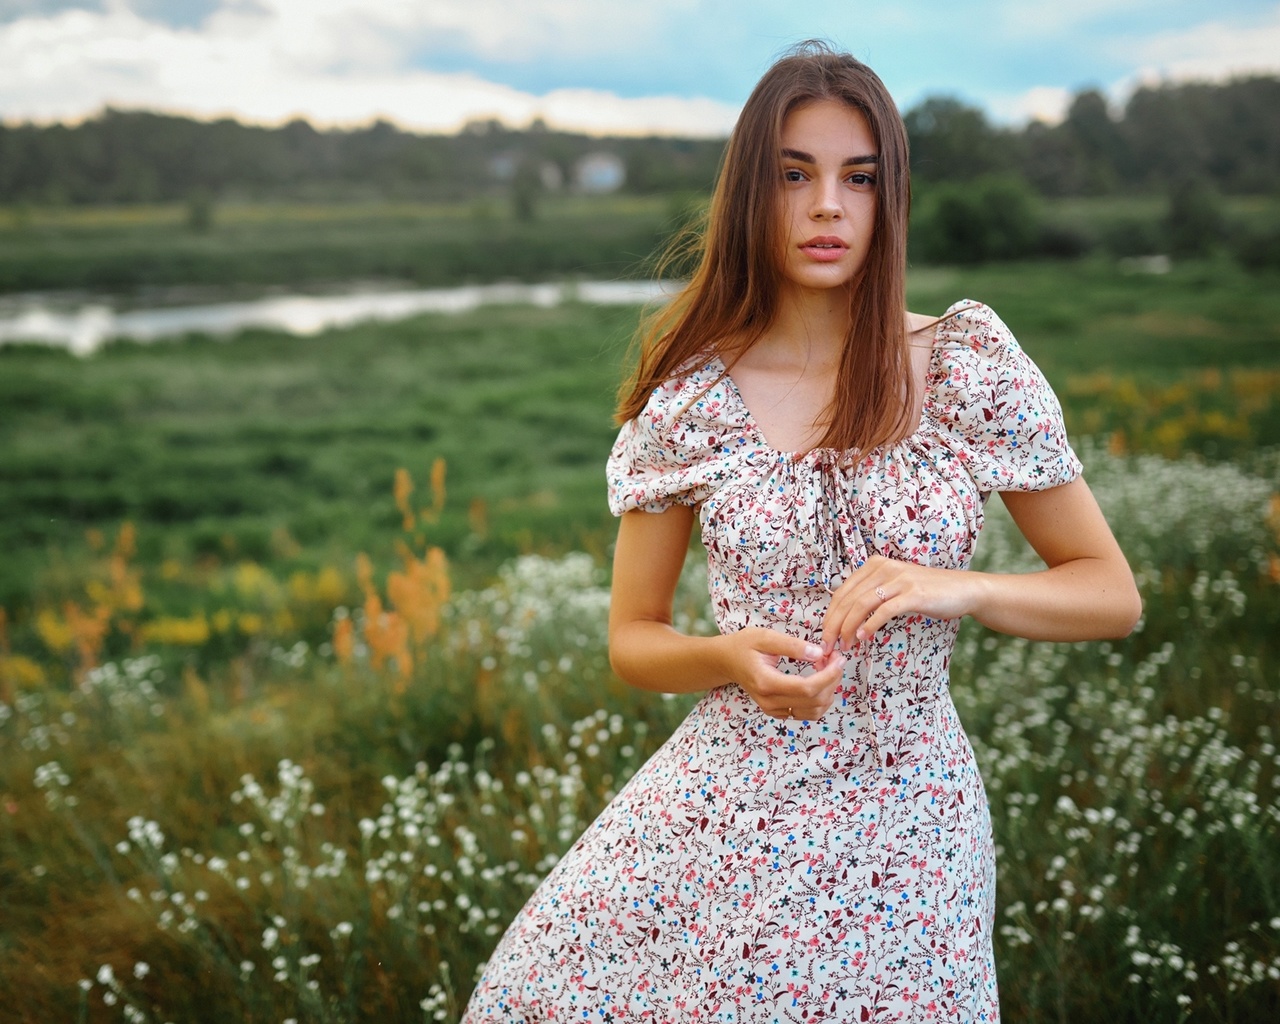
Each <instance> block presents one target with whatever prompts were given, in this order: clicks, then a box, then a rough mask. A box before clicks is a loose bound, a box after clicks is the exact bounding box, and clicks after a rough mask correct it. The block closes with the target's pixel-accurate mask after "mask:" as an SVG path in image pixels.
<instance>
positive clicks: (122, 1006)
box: [0, 448, 1280, 1022]
mask: <svg viewBox="0 0 1280 1024" xmlns="http://www.w3.org/2000/svg"><path fill="white" fill-rule="evenodd" d="M1084 456H1085V461H1086V464H1087V467H1088V472H1089V477H1090V480H1091V483H1092V485H1093V487H1094V489H1095V491H1096V492H1097V494H1098V496H1099V499H1100V501H1101V502H1102V504H1103V506H1104V509H1105V510H1106V512H1107V513H1108V515H1109V516H1110V518H1111V521H1112V522H1113V523H1114V524H1115V526H1116V528H1117V532H1118V534H1119V535H1120V539H1121V542H1122V544H1123V545H1124V546H1125V547H1126V550H1127V551H1128V552H1129V553H1130V555H1131V557H1132V558H1133V559H1134V561H1135V564H1136V568H1137V571H1138V576H1139V581H1140V586H1141V588H1142V591H1143V596H1144V600H1145V608H1146V611H1145V615H1144V619H1143V622H1142V624H1141V627H1140V629H1139V630H1138V632H1137V633H1136V634H1135V635H1134V636H1133V637H1131V638H1129V639H1128V640H1126V641H1123V642H1119V643H1114V644H1037V643H1030V642H1027V641H1022V640H1018V639H1013V638H1008V637H1002V636H999V635H996V634H992V633H988V632H985V631H983V630H981V629H978V628H975V627H973V626H972V625H966V627H965V629H964V630H963V631H962V634H961V640H960V644H959V647H958V650H957V653H956V656H955V658H954V661H953V682H952V690H953V693H954V694H955V696H956V700H957V704H958V706H959V707H960V710H961V714H962V717H963V719H964V721H965V723H966V726H967V728H968V731H969V733H970V736H971V738H972V740H973V744H974V748H975V750H976V752H977V754H978V758H979V760H980V762H981V765H982V769H983V773H984V777H985V779H986V783H987V788H988V793H989V795H990V799H991V803H992V809H993V815H994V820H995V831H996V837H997V843H998V857H999V862H1000V866H999V885H1000V893H999V909H998V915H999V917H998V928H997V931H998V934H997V956H998V961H999V967H1000V971H1001V988H1002V998H1003V1002H1004V1009H1005V1014H1006V1016H1007V1018H1008V1019H1010V1020H1027V1021H1076V1020H1098V1019H1111V1020H1116V1021H1150V1020H1206V1021H1214V1020H1222V1021H1241V1022H1243V1021H1254V1020H1263V1019H1272V1018H1273V1017H1274V1016H1275V1014H1276V1013H1277V1012H1278V1011H1280V887H1278V886H1277V878H1280V792H1278V790H1280V772H1278V771H1277V768H1278V767H1280V753H1278V751H1277V747H1276V739H1277V737H1276V730H1277V727H1278V726H1280V716H1278V715H1277V699H1278V697H1280V690H1278V688H1277V686H1276V679H1275V674H1274V673H1275V660H1274V658H1275V637H1274V635H1273V624H1274V623H1275V622H1276V621H1277V620H1278V619H1280V587H1278V586H1277V576H1278V575H1280V574H1277V571H1276V566H1277V561H1276V558H1277V551H1278V550H1280V535H1278V530H1280V521H1278V519H1277V512H1276V497H1275V495H1274V488H1275V480H1276V471H1277V469H1278V468H1280V456H1278V455H1277V453H1276V452H1275V451H1269V452H1263V453H1257V454H1255V456H1254V459H1253V466H1254V470H1253V471H1252V472H1246V471H1244V470H1242V469H1241V468H1239V467H1237V466H1235V465H1232V464H1227V463H1224V464H1219V465H1214V466H1210V465H1207V464H1205V463H1202V462H1200V461H1198V460H1184V461H1170V460H1166V459H1163V458H1161V457H1158V456H1116V455H1113V454H1108V453H1107V452H1106V451H1105V450H1100V449H1094V448H1086V450H1085V451H1084ZM399 492H400V494H401V496H402V498H404V500H403V502H402V504H403V505H404V507H405V508H406V509H407V510H408V512H407V514H408V515H411V516H412V517H413V520H414V521H413V522H411V523H405V524H402V525H410V526H413V527H414V531H413V532H411V533H409V534H407V535H406V536H405V545H406V550H405V551H404V552H403V557H402V560H401V563H400V567H399V568H396V569H394V570H391V569H390V567H389V566H379V567H377V568H372V567H371V570H370V571H368V572H366V573H365V574H364V576H363V586H364V588H365V590H364V594H363V598H364V600H363V602H361V603H359V604H355V603H353V604H351V605H344V606H340V607H339V608H337V609H335V610H334V611H333V613H332V615H331V616H330V620H329V621H330V636H331V639H330V641H328V644H327V646H325V647H324V648H323V649H321V647H320V646H319V645H313V644H310V643H304V642H296V643H292V644H290V643H288V640H287V638H285V637H280V638H276V639H273V640H271V641H270V642H265V641H254V640H253V639H251V640H250V642H248V643H247V644H246V646H245V647H244V648H243V649H242V650H241V652H240V653H239V654H237V655H236V656H235V657H233V658H231V659H229V660H226V661H224V662H222V663H221V664H219V665H215V666H213V667H211V668H210V669H208V670H206V671H203V672H197V671H196V670H195V669H194V668H193V667H192V666H193V663H192V661H191V660H190V659H189V658H188V657H185V656H184V655H183V648H182V647H179V646H174V645H165V644H162V643H154V644H152V645H150V646H149V647H147V646H144V647H142V648H140V649H138V650H136V651H134V652H133V653H132V654H131V655H130V656H129V657H126V658H122V659H115V660H111V661H108V662H106V663H104V664H100V665H97V666H96V667H92V668H88V669H83V668H81V667H80V666H79V663H78V662H74V661H70V660H68V661H64V662H57V661H52V662H50V661H47V660H46V662H45V663H44V664H37V659H31V661H32V663H33V664H34V665H35V666H36V668H37V669H38V670H39V674H35V673H32V672H31V671H30V670H28V675H27V676H21V674H20V673H15V672H14V670H13V668H12V665H10V668H9V670H7V671H8V672H9V674H8V675H6V676H5V680H6V686H7V687H8V690H7V692H6V695H5V697H4V702H3V703H2V704H0V792H3V794H4V796H3V799H4V806H3V808H0V876H2V877H3V878H4V882H5V884H4V885H3V886H0V900H3V906H2V907H0V910H2V913H3V916H2V917H0V920H2V921H3V924H2V925H0V937H2V943H3V944H2V945H0V958H2V959H0V976H3V977H5V978H6V979H8V981H9V984H10V986H11V988H12V992H13V995H12V996H11V997H10V999H9V1001H8V1004H7V1005H8V1007H9V1009H10V1011H11V1012H12V1013H13V1015H14V1018H15V1019H18V1020H31V1021H37V1020H39V1021H43V1020H50V1019H81V1020H95V1021H96V1020H102V1021H114V1020H127V1021H164V1020H181V1019H192V1018H195V1019H206V1020H208V1019H213V1020H224V1019H225V1020H237V1021H240V1020H244V1021H281V1020H286V1019H294V1020H315V1021H335V1022H337V1021H344V1022H345V1021H360V1020H368V1021H373V1020H379V1021H381V1020H454V1019H456V1017H457V1015H458V1013H459V1011H460V1007H461V1006H462V1004H463V1003H464V1001H465V999H466V996H467V993H468V992H469V989H470V986H471V984H472V982H473V979H474V977H475V974H476V971H477V970H478V968H479V967H480V965H481V964H482V962H483V960H484V957H485V956H486V955H487V952H488V951H489V949H490V948H491V947H492V944H493V943H494V942H495V941H496V936H497V935H498V934H499V933H500V932H501V930H502V928H503V927H504V926H505V924H506V922H507V921H508V920H509V919H510V918H511V916H512V915H513V914H514V913H515V911H516V910H517V909H518V907H519V906H520V904H521V903H522V901H523V899H524V898H525V897H526V896H527V894H528V893H529V892H530V891H531V889H532V887H533V886H534V885H535V884H536V882H537V880H538V879H539V877H540V876H541V874H542V873H544V872H545V871H546V870H547V868H548V867H549V866H550V865H551V864H552V863H553V862H554V861H555V859H556V858H557V857H558V856H559V855H560V854H561V852H562V851H563V850H564V849H565V848H566V847H567V846H568V844H569V843H570V842H571V841H572V840H573V839H574V838H575V837H576V836H577V835H578V834H579V833H580V832H581V831H582V830H583V828H585V826H586V825H587V824H588V823H589V822H590V820H591V819H592V817H593V816H594V815H595V813H597V811H598V810H599V809H600V807H601V806H602V805H603V803H604V802H605V801H607V800H608V799H609V797H610V796H611V795H612V794H613V793H615V792H616V791H617V789H618V788H619V787H620V786H621V785H622V784H623V782H624V781H625V780H626V778H627V777H629V775H630V774H631V773H632V772H634V771H635V769H636V768H637V767H638V766H639V765H640V764H641V763H642V762H643V760H644V759H645V757H647V756H648V754H649V753H650V752H651V751H652V750H653V749H654V748H655V747H656V746H657V744H658V743H659V742H661V740H662V738H663V737H664V736H665V735H667V734H668V733H669V731H670V730H671V729H672V728H673V726H674V724H675V723H676V722H677V721H678V720H679V717H680V716H681V715H682V714H683V712H684V710H685V708H686V707H687V701H685V700H684V699H663V698H660V697H655V696H654V695H650V694H642V693H639V692H636V691H630V690H627V689H624V688H621V687H619V686H618V685H617V683H616V682H615V681H614V680H613V679H612V677H611V675H610V673H609V671H608V667H607V658H606V651H605V618H606V615H607V603H608V599H607V589H606V582H607V581H606V579H605V577H604V573H603V571H602V569H601V568H600V567H599V565H598V563H597V562H596V560H594V559H592V558H591V557H589V556H587V555H584V554H571V555H568V556H565V557H562V558H558V559H547V558H544V557H541V556H526V557H523V558H520V559H517V560H515V561H513V562H510V563H508V564H507V565H506V567H505V568H504V569H503V570H502V572H501V573H500V574H499V575H498V577H497V578H496V579H495V580H494V582H493V583H492V584H491V585H488V586H486V587H483V588H479V589H472V590H467V591H464V592H461V593H458V594H454V595H452V596H451V597H449V598H448V599H447V600H445V599H444V598H443V597H442V596H441V593H442V592H441V590H440V589H439V580H438V578H434V582H432V581H429V580H427V579H426V578H425V577H422V578H420V579H419V583H420V584H421V586H419V587H418V588H417V589H414V586H410V585H409V584H408V583H405V584H401V585H399V587H398V589H396V588H393V586H392V585H391V584H390V580H391V579H392V577H391V572H392V571H394V572H396V573H400V574H402V577H404V578H407V579H409V580H410V582H412V578H413V573H412V572H411V571H409V570H408V569H407V568H406V566H407V565H408V561H409V560H410V559H412V560H414V562H415V563H419V562H420V563H423V564H425V563H426V562H427V561H428V560H429V555H430V552H429V544H426V542H425V540H424V539H422V538H420V537H419V536H417V531H418V528H419V527H420V526H421V523H419V522H418V521H417V517H418V516H419V515H420V514H421V509H420V508H419V507H418V506H419V503H414V502H412V501H410V500H409V499H408V498H407V496H406V495H407V494H411V493H412V492H409V491H407V488H406V487H405V482H404V481H402V484H401V487H400V489H399ZM420 504H421V505H422V506H424V507H426V508H427V509H428V511H430V510H431V509H432V508H434V507H435V505H434V503H433V502H430V501H427V500H423V501H422V502H421V503H420ZM990 512H991V514H990V517H989V518H990V521H989V523H988V525H987V528H986V532H985V533H984V536H983V539H982V541H981V542H980V545H979V559H980V562H979V565H980V567H982V568H986V569H994V568H1006V569H1019V568H1023V567H1027V566H1029V565H1030V564H1032V561H1033V556H1032V555H1031V554H1030V552H1029V551H1027V550H1026V548H1025V545H1024V544H1023V543H1022V542H1021V540H1020V538H1018V536H1017V534H1016V531H1015V529H1014V528H1013V526H1012V524H1011V522H1010V521H1009V520H1008V518H1007V516H1005V515H1003V514H1001V512H1000V510H999V508H998V506H994V505H993V507H992V508H991V510H990ZM1223 524H1230V528H1224V525H1223ZM428 533H429V530H428ZM141 585H142V586H146V580H143V582H142V584H141ZM703 587H705V577H704V575H703V574H702V573H701V572H700V570H699V565H698V562H697V560H696V559H694V560H692V561H691V564H690V566H689V568H688V570H687V571H686V574H685V578H684V580H683V581H682V590H681V594H680V596H679V600H678V605H679V611H680V624H681V625H682V627H683V628H686V629H690V630H694V631H698V630H706V629H708V628H710V627H709V623H708V621H707V620H708V616H707V611H706V600H705V596H704V593H705V592H704V591H703V589H702V588H703ZM406 588H407V589H406ZM393 589H396V592H397V593H398V594H400V595H401V596H400V599H399V600H395V599H392V598H391V597H390V592H391V591H392V590H393ZM373 597H377V598H378V601H377V603H376V604H375V603H373V602H372V601H371V598H373ZM424 609H427V610H429V611H431V612H433V613H438V615H439V619H438V622H437V624H436V628H435V629H434V630H432V629H425V630H422V631H421V632H417V631H415V629H414V627H413V625H412V622H413V621H414V619H415V616H418V617H419V620H421V616H422V614H423V612H424ZM126 612H127V609H122V610H120V611H119V612H117V613H114V614H120V615H123V614H126ZM375 616H377V617H380V620H379V621H374V617H375ZM397 618H398V619H399V621H400V622H401V623H402V624H403V625H404V626H405V629H406V630H407V635H406V638H405V646H404V647H403V648H401V649H399V650H397V649H396V645H394V644H392V645H390V646H387V645H386V644H385V643H384V641H383V640H379V639H377V636H378V635H379V634H378V631H379V630H382V631H383V632H382V634H381V635H383V636H384V637H385V635H387V633H388V631H390V632H392V633H394V632H395V629H396V622H397ZM428 618H430V616H428ZM344 623H348V624H349V625H347V626H344V625H343V624H344ZM344 632H345V633H347V636H348V642H346V644H345V646H344V644H343V643H337V642H335V641H336V640H337V637H338V636H339V635H340V634H342V633H344ZM380 645H381V647H380ZM13 660H14V657H13V656H12V655H11V656H10V661H11V662H12V661H13Z"/></svg>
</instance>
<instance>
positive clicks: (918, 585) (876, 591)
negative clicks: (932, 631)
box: [822, 555, 980, 653]
mask: <svg viewBox="0 0 1280 1024" xmlns="http://www.w3.org/2000/svg"><path fill="white" fill-rule="evenodd" d="M978 575H979V574H976V573H971V572H967V571H960V570H957V569H932V568H929V567H928V566H923V565H916V564H915V563H914V562H899V561H897V560H896V559H893V558H885V557H884V556H883V555H869V556H867V560H866V561H865V562H864V563H863V564H862V565H860V566H859V567H858V568H856V569H854V570H853V572H852V573H850V575H849V578H848V579H846V580H845V581H844V582H843V583H842V584H840V587H839V589H838V590H836V592H835V593H834V594H833V595H832V597H831V605H830V607H829V608H828V609H827V614H826V617H825V618H824V619H823V621H822V646H823V651H824V653H826V652H830V651H832V650H834V649H839V650H843V651H848V650H850V649H852V647H853V645H854V643H855V642H856V641H859V640H866V639H867V638H868V637H870V636H872V635H874V634H875V632H876V630H878V629H879V628H880V627H881V626H883V625H884V624H885V623H886V622H888V621H889V620H890V619H893V618H897V617H898V616H900V615H927V616H928V617H929V618H931V619H956V618H959V617H960V616H961V615H965V614H968V613H969V612H970V611H971V610H972V609H973V607H974V604H975V602H976V597H977V594H976V591H977V588H978V586H980V584H979V582H978V579H977V576H978Z"/></svg>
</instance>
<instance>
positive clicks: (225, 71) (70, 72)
mask: <svg viewBox="0 0 1280 1024" xmlns="http://www.w3.org/2000/svg"><path fill="white" fill-rule="evenodd" d="M811 37H820V38H824V39H827V40H829V41H830V42H832V43H834V44H835V45H837V46H838V47H840V48H842V49H846V50H848V51H849V52H851V53H853V54H854V56H856V57H858V58H860V59H861V60H864V61H866V62H867V63H868V64H870V65H871V66H872V67H873V68H875V69H876V71H877V72H879V74H880V76H881V77H882V78H883V79H884V81H885V83H886V84H887V85H888V87H889V89H890V91H891V92H892V93H893V95H894V97H895V98H896V100H897V101H898V104H899V106H900V107H901V108H902V109H903V110H904V111H905V110H908V109H910V108H911V107H912V106H914V105H915V104H917V103H919V102H920V101H921V100H922V99H924V98H925V97H928V96H939V95H946V96H954V97H957V98H959V99H960V100H962V101H964V102H967V103H971V104H973V105H976V106H979V107H981V108H983V109H984V110H985V111H986V112H987V115H988V116H989V117H990V118H991V119H992V120H993V121H996V122H998V123H1002V124H1013V125H1017V124H1022V123H1025V122H1026V121H1027V120H1029V119H1031V118H1035V117H1038V118H1041V119H1043V120H1047V121H1051V122H1052V121H1055V120H1058V119H1060V118H1061V116H1062V114H1063V113H1064V111H1065V109H1066V106H1067V104H1068V103H1069V102H1070V98H1071V96H1072V95H1073V94H1074V93H1076V92H1078V91H1079V90H1081V89H1085V88H1099V89H1102V90H1103V91H1104V92H1106V93H1107V95H1108V96H1110V97H1111V98H1112V100H1113V101H1114V102H1115V103H1116V104H1121V103H1123V102H1124V100H1125V99H1126V98H1127V96H1128V95H1129V94H1130V93H1131V92H1132V91H1133V89H1134V88H1136V87H1137V86H1138V85H1139V84H1142V83H1146V82H1157V81H1163V80H1172V81H1182V80H1211V81H1221V80H1224V79H1227V78H1230V77H1232V76H1237V75H1243V74H1250V73H1264V74H1280V0H1214V2H1212V3H1210V2H1207V0H933V2H929V0H900V2H894V0H880V2H877V3H865V2H862V0H805V2H803V3H797V4H787V3H784V2H782V0H0V120H3V121H5V122H7V123H16V122H20V121H37V122H42V123H44V122H50V121H75V120H79V119H83V118H85V117H89V116H92V115H93V114H95V113H96V112H98V111H99V110H101V109H102V108H103V107H104V106H108V105H109V106H113V107H117V108H124V109H137V108H145V109H151V110H163V111H171V112H177V113H184V114H191V115H194V116H197V117H222V116H231V117H235V118H238V119H240V120H242V121H251V122H256V123H263V124H279V123H282V122H284V121H288V120H290V119H292V118H294V117H304V118H306V119H308V120H310V121H311V122H312V123H314V124H317V125H319V126H326V127H327V126H350V125H358V124H365V123H368V122H369V121H371V120H373V119H375V118H385V119H386V120H389V121H392V122H394V123H396V124H398V125H400V126H401V127H404V128H407V129H411V130H419V131H453V130H456V129H457V128H459V127H460V126H461V125H462V124H463V123H465V122H466V121H468V120H472V119H477V118H491V117H492V118H497V119H499V120H501V121H504V122H506V123H507V124H509V125H511V126H513V127H522V126H524V125H527V124H528V123H529V122H530V121H532V120H533V119H535V118H539V117H540V118H542V119H543V120H545V121H546V122H547V123H548V124H550V125H552V126H554V127H558V128H563V129H567V130H575V131H586V132H590V133H594V134H614V133H618V134H643V133H658V134H670V135H695V136H721V135H725V134H727V133H728V131H729V129H730V128H731V127H732V125H733V121H734V118H735V117H736V115H737V112H738V110H739V109H740V107H741V105H742V102H743V101H744V100H745V99H746V96H747V94H748V93H749V92H750V90H751V87H752V86H753V85H754V83H755V81H756V80H757V79H758V78H759V76H760V74H761V73H762V72H763V71H764V70H765V69H766V68H767V67H768V66H769V64H770V62H771V61H772V60H774V59H775V58H776V57H777V56H778V55H779V54H780V53H781V52H782V51H784V50H785V49H786V48H787V47H788V46H789V45H793V44H794V43H796V42H798V41H800V40H802V39H806V38H811Z"/></svg>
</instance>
